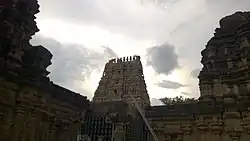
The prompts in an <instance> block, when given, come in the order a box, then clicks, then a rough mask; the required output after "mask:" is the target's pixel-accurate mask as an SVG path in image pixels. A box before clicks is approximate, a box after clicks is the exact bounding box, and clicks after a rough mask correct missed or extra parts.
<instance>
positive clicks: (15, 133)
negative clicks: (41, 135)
mask: <svg viewBox="0 0 250 141" xmlns="http://www.w3.org/2000/svg"><path fill="white" fill-rule="evenodd" d="M24 114H25V108H24V107H22V106H19V107H18V108H17V111H16V119H15V121H14V127H13V128H12V131H11V135H12V136H11V137H10V141H18V140H20V139H19V138H20V136H22V134H23V133H22V132H23V129H22V128H23V124H24V121H25V116H24Z"/></svg>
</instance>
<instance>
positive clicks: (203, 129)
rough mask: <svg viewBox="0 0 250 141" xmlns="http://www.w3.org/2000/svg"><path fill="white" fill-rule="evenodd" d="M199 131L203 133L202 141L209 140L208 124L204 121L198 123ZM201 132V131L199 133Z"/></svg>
mask: <svg viewBox="0 0 250 141" xmlns="http://www.w3.org/2000/svg"><path fill="white" fill-rule="evenodd" d="M197 128H198V131H199V132H200V134H201V141H207V139H206V133H207V132H208V130H207V129H208V127H207V125H206V124H204V123H202V124H199V125H198V127H197ZM198 134H199V133H198Z"/></svg>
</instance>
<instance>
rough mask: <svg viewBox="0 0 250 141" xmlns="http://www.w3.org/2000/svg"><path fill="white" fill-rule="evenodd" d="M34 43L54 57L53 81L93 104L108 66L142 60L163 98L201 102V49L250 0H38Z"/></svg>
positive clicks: (152, 89)
mask: <svg viewBox="0 0 250 141" xmlns="http://www.w3.org/2000/svg"><path fill="white" fill-rule="evenodd" d="M38 1H39V4H40V6H41V7H40V11H41V12H40V13H39V14H37V23H38V27H39V29H40V32H39V33H37V34H36V35H35V36H34V37H33V39H32V41H31V42H32V44H34V45H37V44H41V45H44V46H45V47H46V48H48V49H49V50H50V51H51V52H52V53H53V55H54V56H53V60H52V63H53V64H52V66H50V68H49V70H50V71H51V74H50V78H51V79H52V81H54V82H55V83H58V84H60V85H62V86H64V87H66V88H68V89H71V90H73V91H76V92H79V93H81V94H82V95H87V96H88V97H89V99H91V98H92V97H93V93H94V91H95V89H96V87H97V85H98V82H99V80H100V77H101V73H102V70H103V67H104V64H105V62H107V61H108V60H109V59H110V58H113V57H122V56H129V55H140V56H141V58H142V63H143V67H144V75H145V81H146V84H147V87H148V92H149V95H150V98H151V99H153V100H152V102H153V104H157V103H158V102H157V101H156V100H155V99H156V98H162V97H174V96H177V95H182V96H186V97H198V96H199V90H198V80H197V74H198V72H199V69H200V68H201V64H200V58H201V56H200V51H201V50H202V49H203V48H204V46H205V44H206V42H207V41H208V40H209V38H211V37H212V35H213V33H214V29H215V28H216V27H218V21H219V20H220V19H221V18H222V17H223V16H226V15H229V14H232V13H234V12H236V11H239V10H241V11H246V10H249V9H250V7H249V5H250V0H38Z"/></svg>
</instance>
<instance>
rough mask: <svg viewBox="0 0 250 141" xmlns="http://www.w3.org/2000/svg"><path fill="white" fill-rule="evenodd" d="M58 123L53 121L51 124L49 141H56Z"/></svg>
mask: <svg viewBox="0 0 250 141" xmlns="http://www.w3.org/2000/svg"><path fill="white" fill-rule="evenodd" d="M56 130H57V127H56V123H55V122H54V120H52V121H51V124H50V130H49V132H50V133H49V141H55V134H56Z"/></svg>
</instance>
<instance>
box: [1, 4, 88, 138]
mask: <svg viewBox="0 0 250 141" xmlns="http://www.w3.org/2000/svg"><path fill="white" fill-rule="evenodd" d="M38 8H39V5H38V4H37V0H1V1H0V31H1V32H0V140H1V141H75V140H76V137H77V133H78V131H79V129H80V125H81V124H82V122H83V120H84V115H85V111H86V109H87V108H88V105H89V101H88V100H87V98H86V97H84V96H81V95H80V94H76V93H74V92H71V91H69V90H67V89H65V88H62V87H60V86H57V85H55V84H53V83H52V82H51V81H50V79H49V78H48V77H47V76H48V74H49V72H48V71H47V70H46V69H47V67H48V66H49V65H51V58H52V54H51V53H50V52H49V51H48V50H47V49H46V48H44V47H43V46H31V45H30V43H29V40H30V39H31V36H32V35H34V34H35V33H36V32H37V31H38V28H37V26H36V22H35V20H34V19H35V16H34V14H36V13H38V12H39V10H38Z"/></svg>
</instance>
